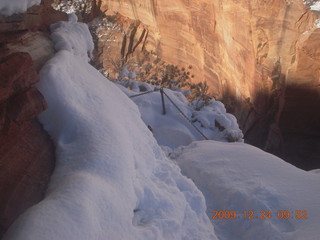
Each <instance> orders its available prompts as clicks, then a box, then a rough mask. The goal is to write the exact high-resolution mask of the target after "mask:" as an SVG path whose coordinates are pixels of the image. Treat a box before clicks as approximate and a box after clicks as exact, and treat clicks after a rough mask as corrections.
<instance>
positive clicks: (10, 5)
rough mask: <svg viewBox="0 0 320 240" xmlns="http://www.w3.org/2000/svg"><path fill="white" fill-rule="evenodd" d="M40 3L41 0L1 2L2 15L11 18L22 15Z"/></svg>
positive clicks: (0, 10) (1, 0)
mask: <svg viewBox="0 0 320 240" xmlns="http://www.w3.org/2000/svg"><path fill="white" fill-rule="evenodd" d="M40 3H41V0H0V14H2V15H4V16H10V15H12V14H14V13H22V12H25V11H27V9H28V8H29V7H32V6H33V5H38V4H40Z"/></svg>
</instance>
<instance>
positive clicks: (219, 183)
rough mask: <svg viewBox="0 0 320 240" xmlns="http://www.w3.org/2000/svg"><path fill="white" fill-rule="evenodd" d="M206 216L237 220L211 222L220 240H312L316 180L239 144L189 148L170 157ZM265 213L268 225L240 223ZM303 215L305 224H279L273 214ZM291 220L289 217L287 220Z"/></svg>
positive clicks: (319, 197) (319, 205) (319, 208)
mask: <svg viewBox="0 0 320 240" xmlns="http://www.w3.org/2000/svg"><path fill="white" fill-rule="evenodd" d="M170 155H171V157H172V158H173V159H175V161H177V162H178V164H179V166H180V167H181V169H182V173H183V174H184V175H186V176H188V177H189V178H191V179H192V180H193V181H194V182H195V184H196V185H197V187H198V188H199V189H200V190H201V191H202V193H203V194H204V196H205V198H206V202H207V214H208V216H209V217H210V218H212V217H213V213H212V211H220V210H228V211H236V212H237V216H239V217H240V219H237V218H236V219H228V220H227V219H212V221H213V224H214V226H215V231H216V234H217V236H218V237H219V239H220V240H224V239H226V240H233V239H237V240H242V239H243V240H248V239H262V240H264V239H273V240H278V239H279V240H280V239H281V240H301V239H305V240H316V239H319V236H320V228H319V223H320V191H319V190H320V189H319V186H320V175H319V174H318V172H319V171H318V170H314V171H311V172H306V171H304V170H301V169H298V168H296V167H294V166H292V165H290V164H289V163H286V162H284V161H283V160H281V159H280V158H278V157H275V156H273V155H271V154H268V153H266V152H264V151H262V150H260V149H258V148H255V147H253V146H250V145H247V144H244V143H223V142H216V141H202V142H194V143H192V144H191V145H189V146H187V147H181V148H179V149H176V151H175V152H173V153H171V154H170ZM248 210H253V211H255V213H256V216H259V214H260V211H271V213H272V218H270V219H268V218H267V219H265V220H264V219H259V218H258V219H244V218H243V211H248ZM284 210H288V211H290V212H291V211H294V212H295V211H303V210H304V211H307V218H308V219H291V217H290V218H289V219H288V220H286V219H279V218H278V217H277V213H278V211H284ZM292 216H293V215H292Z"/></svg>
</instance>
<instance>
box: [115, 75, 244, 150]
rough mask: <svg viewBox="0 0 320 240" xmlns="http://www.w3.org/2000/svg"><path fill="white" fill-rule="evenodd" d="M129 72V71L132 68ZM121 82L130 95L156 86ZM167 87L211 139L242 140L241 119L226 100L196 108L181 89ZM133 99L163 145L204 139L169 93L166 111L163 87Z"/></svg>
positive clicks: (131, 81) (184, 110) (180, 105)
mask: <svg viewBox="0 0 320 240" xmlns="http://www.w3.org/2000/svg"><path fill="white" fill-rule="evenodd" d="M125 73H126V74H127V75H128V74H129V72H128V71H127V72H125ZM123 85H124V86H125V87H124V86H123ZM118 86H119V88H120V89H121V90H122V91H124V92H125V93H126V94H127V95H128V96H134V95H137V94H140V93H143V92H146V91H152V90H154V88H155V87H154V86H151V85H149V84H147V83H143V82H137V81H133V80H130V81H128V82H127V83H122V85H118ZM164 91H165V93H166V94H167V95H168V96H169V97H170V98H171V99H172V101H173V102H174V103H175V104H176V105H177V106H178V107H179V109H180V110H181V111H182V112H183V113H184V114H185V115H186V116H187V118H188V119H190V120H192V121H193V122H194V125H195V126H196V127H197V128H198V129H200V131H201V132H202V133H203V134H204V135H205V136H206V137H207V138H208V139H214V140H220V141H242V138H243V135H242V131H241V130H240V129H239V125H238V123H237V119H236V118H235V117H234V116H233V115H231V114H229V113H227V112H226V109H225V107H224V105H223V103H221V102H219V101H215V100H214V99H213V100H211V102H210V104H209V105H208V106H206V107H204V108H202V109H201V110H200V111H196V110H195V109H194V107H193V106H192V104H190V103H189V102H188V101H187V99H186V98H185V96H184V95H183V94H182V93H181V92H178V91H172V90H170V89H164ZM131 99H132V101H134V102H135V103H136V104H137V106H138V107H139V110H140V112H141V116H142V119H143V121H144V122H145V123H146V125H149V126H150V127H151V129H152V131H153V135H154V137H155V138H156V139H157V141H158V143H159V145H161V146H167V147H170V148H172V149H174V148H176V147H178V146H181V145H188V144H190V143H191V142H192V141H196V140H203V139H204V137H203V136H202V135H201V134H200V133H199V132H197V130H195V128H194V127H193V126H192V125H191V123H190V122H188V120H186V119H185V118H184V117H183V116H182V115H181V114H180V112H179V111H178V110H177V108H176V107H175V106H174V105H173V104H172V103H171V102H170V101H169V99H168V98H167V97H164V101H165V108H166V114H165V115H163V109H162V102H161V94H160V91H156V92H153V93H149V94H145V95H142V96H138V97H134V98H131ZM217 125H219V127H220V129H219V127H218V126H217Z"/></svg>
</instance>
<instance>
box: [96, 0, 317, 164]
mask: <svg viewBox="0 0 320 240" xmlns="http://www.w3.org/2000/svg"><path fill="white" fill-rule="evenodd" d="M98 2H99V3H100V8H101V12H105V13H106V14H107V15H115V14H118V15H122V16H124V17H127V18H128V19H131V21H132V22H139V26H143V28H141V27H140V28H141V29H142V30H145V31H146V32H147V33H148V34H147V36H144V38H145V39H144V40H143V42H144V43H147V44H148V50H149V51H150V52H151V51H152V52H154V53H156V54H157V56H159V57H161V58H162V59H163V60H164V61H166V62H169V63H172V64H175V65H180V66H188V65H192V66H193V72H194V73H195V76H196V77H195V79H194V81H207V82H208V84H209V86H210V89H211V92H212V94H213V95H214V96H215V97H216V98H218V99H221V100H222V101H223V102H224V103H225V105H226V106H227V108H228V110H229V111H231V112H232V113H234V114H235V115H236V117H237V118H238V120H239V123H240V126H241V128H242V129H243V131H244V134H245V139H246V141H247V142H248V143H251V144H253V145H256V146H258V147H260V148H263V149H265V150H267V151H270V152H272V153H275V154H277V155H281V156H282V157H284V158H285V159H287V160H288V161H291V160H290V159H291V157H290V156H291V154H289V153H288V152H290V151H289V149H288V148H287V146H288V145H287V142H286V141H287V139H288V136H287V135H286V134H287V131H286V130H285V129H283V126H284V125H285V124H283V123H282V124H280V122H284V120H283V119H284V118H286V117H285V114H282V112H284V113H285V112H286V107H287V106H288V105H287V104H286V103H285V100H286V101H289V100H288V99H289V98H288V97H287V96H286V93H287V92H288V91H286V88H287V86H291V85H295V86H301V87H303V88H306V87H307V88H308V89H310V90H312V89H315V88H319V87H316V86H319V74H320V72H319V69H320V65H319V64H320V61H319V60H318V58H319V54H320V45H319V40H320V36H319V33H318V32H319V29H316V28H315V20H316V19H317V18H318V17H319V16H318V14H317V13H315V12H312V11H310V10H308V9H307V7H306V6H305V5H304V4H303V1H279V0H268V1H260V0H250V1H247V0H240V1H239V0H237V1H236V0H232V1H207V0H200V1H188V0H180V1H171V2H168V1H153V0H137V1H129V0H120V1H118V0H117V1H115V0H103V1H98ZM127 21H129V20H127ZM120 23H121V21H120ZM125 32H126V33H125V34H122V37H121V36H120V34H119V38H118V40H116V41H117V44H118V45H121V43H123V45H122V46H126V48H124V47H123V48H121V49H128V46H127V43H128V41H129V40H128V38H130V37H131V36H132V35H133V36H134V38H133V39H135V40H134V41H133V42H137V41H138V40H139V36H141V32H142V31H141V30H140V34H137V33H136V32H131V33H130V32H128V31H125ZM129 42H130V41H129ZM131 42H132V41H131ZM105 46H106V47H107V48H108V52H109V53H112V52H117V51H118V52H117V54H118V56H119V55H120V57H119V59H120V60H123V59H125V60H126V58H123V55H121V54H120V53H119V46H117V47H116V46H113V45H112V44H109V42H108V43H107V44H105ZM141 46H142V45H141ZM113 47H114V48H113ZM116 48H117V49H116ZM129 52H130V51H129ZM136 52H139V49H138V51H136ZM135 54H136V55H137V56H138V53H134V54H133V55H135ZM109 56H115V55H109ZM121 57H122V58H121ZM102 58H103V65H105V63H106V62H107V61H108V54H104V53H102ZM116 58H118V57H116ZM109 59H110V58H109ZM137 59H141V58H137ZM113 61H114V60H113ZM317 92H318V90H317ZM313 101H315V102H316V104H315V105H317V106H319V105H320V102H318V98H317V97H315V98H314V99H313ZM305 103H306V102H305ZM306 104H307V103H306ZM289 105H291V104H289ZM308 107H311V106H305V108H308ZM293 109H294V107H293ZM299 110H300V107H298V106H297V108H296V109H295V111H297V112H298V111H299ZM315 112H316V111H314V113H313V115H312V116H310V117H311V118H312V119H313V118H317V117H316V115H317V114H316V113H315ZM305 124H310V123H308V122H307V121H306V122H305ZM303 134H309V133H301V134H300V135H299V136H300V137H301V139H303V138H304V137H303ZM319 134H320V133H317V134H316V135H317V136H319ZM290 148H291V147H290ZM313 151H314V150H313ZM316 152H317V151H316ZM284 153H287V154H284ZM313 154H315V155H316V156H317V157H316V158H318V160H317V161H313V162H314V164H313V167H314V168H317V167H320V155H319V153H315V152H313ZM292 161H293V162H294V161H295V160H292ZM303 161H304V162H305V163H306V165H305V168H309V167H306V166H307V165H309V164H308V163H307V162H308V159H304V160H303ZM300 167H301V166H300ZM302 167H303V166H302Z"/></svg>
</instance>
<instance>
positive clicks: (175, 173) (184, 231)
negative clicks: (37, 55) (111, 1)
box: [5, 18, 217, 240]
mask: <svg viewBox="0 0 320 240" xmlns="http://www.w3.org/2000/svg"><path fill="white" fill-rule="evenodd" d="M72 19H74V18H72ZM52 29H53V31H54V33H53V35H52V39H53V40H54V41H55V44H56V46H55V47H56V49H59V50H60V51H59V52H58V53H56V55H55V56H54V57H53V58H52V59H51V60H50V61H49V62H47V64H46V65H45V66H44V68H43V69H42V71H41V81H40V83H39V84H38V86H37V87H38V89H39V90H40V91H41V92H42V94H43V95H44V96H45V99H46V101H47V103H48V110H47V111H45V112H44V113H43V114H42V115H41V116H40V118H39V119H40V121H41V123H42V124H43V126H44V128H45V129H46V130H47V131H48V132H49V134H50V135H51V136H52V138H53V140H54V142H55V145H56V157H57V164H56V168H55V171H54V173H53V176H52V178H51V182H50V185H49V188H48V191H47V194H46V197H45V199H44V200H43V201H42V202H40V203H39V204H37V205H35V206H34V207H32V208H30V209H29V210H28V211H27V212H25V213H24V214H23V215H22V216H21V217H20V218H19V219H18V220H17V221H16V222H15V223H14V224H13V226H12V227H11V228H10V229H9V231H8V233H7V234H6V236H5V239H16V240H18V239H23V240H37V239H39V240H40V239H41V240H45V239H51V240H52V239H59V240H61V239H68V240H73V239H74V240H79V239H86V240H88V239H90V240H99V239H112V240H116V239H119V240H123V239H146V240H150V239H154V240H156V239H166V240H167V239H170V240H171V239H190V240H195V239H199V240H204V239H217V238H216V237H215V234H214V230H213V226H212V224H211V223H210V220H209V218H208V217H207V215H206V212H205V211H206V205H205V201H204V198H203V195H202V194H201V192H200V191H199V190H198V189H197V188H196V187H195V185H194V184H193V182H192V181H191V180H189V179H187V178H186V177H184V176H182V175H181V173H180V169H179V168H178V167H177V166H176V165H175V164H174V163H173V162H172V161H169V160H168V159H167V158H166V157H165V155H164V153H163V152H162V150H161V149H160V147H159V146H158V144H157V142H156V140H155V139H154V138H153V136H152V133H151V132H150V131H149V130H148V128H147V127H146V126H145V124H144V123H143V121H142V120H141V117H140V113H139V110H138V108H137V107H136V105H135V104H134V103H133V102H132V101H131V100H130V99H129V98H128V97H127V96H126V95H125V94H123V93H122V92H121V91H120V90H119V89H118V88H117V87H116V86H115V85H114V84H113V83H111V82H109V81H108V80H107V79H106V78H104V77H103V76H102V75H101V74H100V73H99V72H98V71H97V70H96V69H94V68H93V67H91V66H90V65H89V64H88V62H87V61H86V60H87V55H85V57H84V53H87V52H90V50H92V49H91V46H92V39H91V36H90V35H89V34H88V31H87V29H86V26H85V25H84V24H79V23H75V22H74V21H71V22H68V23H63V22H62V23H58V24H56V25H54V26H53V27H52ZM80 46H81V47H80ZM81 49H82V50H81Z"/></svg>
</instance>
